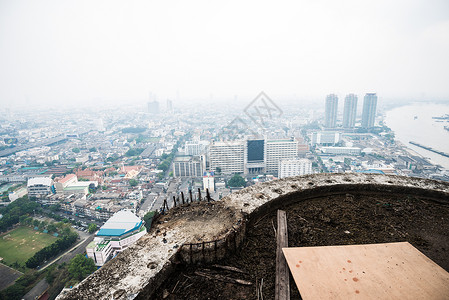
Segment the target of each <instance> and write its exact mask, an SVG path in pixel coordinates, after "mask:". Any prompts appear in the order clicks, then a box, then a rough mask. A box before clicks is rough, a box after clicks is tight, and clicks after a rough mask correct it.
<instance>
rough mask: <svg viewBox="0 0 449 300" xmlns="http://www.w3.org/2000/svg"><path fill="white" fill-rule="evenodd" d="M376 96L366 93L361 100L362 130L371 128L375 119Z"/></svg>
mask: <svg viewBox="0 0 449 300" xmlns="http://www.w3.org/2000/svg"><path fill="white" fill-rule="evenodd" d="M376 107H377V95H376V93H367V94H366V95H365V97H364V98H363V111H362V128H373V127H374V120H375V118H376Z"/></svg>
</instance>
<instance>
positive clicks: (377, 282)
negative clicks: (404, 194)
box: [282, 242, 449, 300]
mask: <svg viewBox="0 0 449 300" xmlns="http://www.w3.org/2000/svg"><path fill="white" fill-rule="evenodd" d="M282 250H283V252H284V255H285V258H286V260H287V263H288V265H289V268H290V271H291V273H292V275H293V278H294V279H295V282H296V285H297V286H298V289H299V292H300V293H301V297H302V298H303V299H305V300H307V299H449V273H448V272H446V271H445V270H444V269H443V268H441V267H440V266H438V265H437V264H436V263H434V262H433V261H432V260H430V259H429V258H428V257H427V256H425V255H424V254H422V253H421V252H419V251H418V250H417V249H416V248H414V247H413V246H412V245H410V244H409V243H407V242H404V243H388V244H372V245H349V246H327V247H299V248H283V249H282Z"/></svg>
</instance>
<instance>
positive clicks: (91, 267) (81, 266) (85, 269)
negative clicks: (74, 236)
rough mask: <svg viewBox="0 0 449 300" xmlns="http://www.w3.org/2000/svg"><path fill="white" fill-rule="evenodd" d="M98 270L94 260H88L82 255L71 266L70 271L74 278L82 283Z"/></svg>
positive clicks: (72, 261) (77, 256)
mask: <svg viewBox="0 0 449 300" xmlns="http://www.w3.org/2000/svg"><path fill="white" fill-rule="evenodd" d="M95 270H97V267H96V266H95V263H94V261H93V260H92V258H87V257H85V256H84V255H82V254H77V255H76V256H75V257H74V258H73V259H72V260H71V261H70V264H69V268H68V271H69V273H70V276H72V278H74V279H76V280H78V281H81V280H83V279H84V278H86V277H87V276H89V275H90V274H92V273H93V272H95Z"/></svg>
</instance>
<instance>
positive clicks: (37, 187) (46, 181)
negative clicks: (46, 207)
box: [27, 177, 53, 198]
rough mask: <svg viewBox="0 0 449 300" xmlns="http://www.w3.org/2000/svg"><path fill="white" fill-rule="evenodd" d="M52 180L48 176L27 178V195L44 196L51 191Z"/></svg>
mask: <svg viewBox="0 0 449 300" xmlns="http://www.w3.org/2000/svg"><path fill="white" fill-rule="evenodd" d="M52 187H53V180H52V179H51V178H50V177H33V178H30V179H28V184H27V190H28V196H29V197H36V198H44V197H46V196H47V195H49V194H51V193H52Z"/></svg>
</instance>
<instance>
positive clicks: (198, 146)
mask: <svg viewBox="0 0 449 300" xmlns="http://www.w3.org/2000/svg"><path fill="white" fill-rule="evenodd" d="M207 146H209V142H208V141H187V142H186V143H185V146H184V147H185V153H186V155H203V154H205V153H206V151H207Z"/></svg>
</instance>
